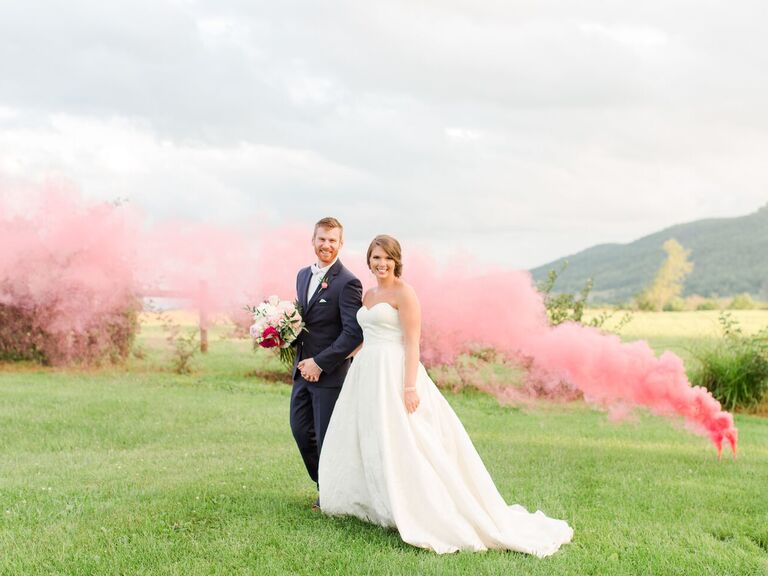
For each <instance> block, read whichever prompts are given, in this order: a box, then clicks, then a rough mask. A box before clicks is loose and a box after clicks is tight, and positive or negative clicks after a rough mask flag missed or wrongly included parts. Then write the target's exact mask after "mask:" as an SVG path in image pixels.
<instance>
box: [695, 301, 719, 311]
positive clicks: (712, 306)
mask: <svg viewBox="0 0 768 576" xmlns="http://www.w3.org/2000/svg"><path fill="white" fill-rule="evenodd" d="M719 308H720V305H719V304H718V303H717V300H704V301H703V302H699V303H698V304H697V305H696V310H718V309H719Z"/></svg>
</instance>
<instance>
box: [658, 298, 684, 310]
mask: <svg viewBox="0 0 768 576" xmlns="http://www.w3.org/2000/svg"><path fill="white" fill-rule="evenodd" d="M662 310H663V311H664V312H682V311H683V310H685V300H683V299H682V298H673V299H672V300H670V301H669V302H667V303H666V304H664V306H663V307H662Z"/></svg>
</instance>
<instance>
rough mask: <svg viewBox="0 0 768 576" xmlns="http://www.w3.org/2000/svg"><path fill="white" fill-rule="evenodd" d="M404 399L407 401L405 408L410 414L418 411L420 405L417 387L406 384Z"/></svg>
mask: <svg viewBox="0 0 768 576" xmlns="http://www.w3.org/2000/svg"><path fill="white" fill-rule="evenodd" d="M403 401H404V402H405V409H406V410H407V411H408V414H413V413H414V412H416V408H418V407H419V402H420V400H419V394H418V393H417V392H416V387H415V386H413V387H410V386H406V387H405V388H404V393H403Z"/></svg>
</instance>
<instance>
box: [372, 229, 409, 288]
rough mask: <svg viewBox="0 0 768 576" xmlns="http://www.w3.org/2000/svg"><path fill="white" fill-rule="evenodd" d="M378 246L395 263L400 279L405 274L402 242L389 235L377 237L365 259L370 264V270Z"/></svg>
mask: <svg viewBox="0 0 768 576" xmlns="http://www.w3.org/2000/svg"><path fill="white" fill-rule="evenodd" d="M376 246H378V247H379V248H381V249H382V250H384V252H385V253H386V254H387V256H389V257H390V258H392V260H394V261H395V276H396V277H397V278H400V275H401V274H402V273H403V251H402V250H401V249H400V242H398V241H397V240H396V239H395V238H392V236H388V235H387V234H379V235H378V236H376V238H374V239H373V240H372V241H371V245H370V246H368V255H367V256H366V258H365V259H366V261H367V262H368V268H369V269H370V267H371V253H372V252H373V249H374V248H376Z"/></svg>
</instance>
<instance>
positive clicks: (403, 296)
mask: <svg viewBox="0 0 768 576" xmlns="http://www.w3.org/2000/svg"><path fill="white" fill-rule="evenodd" d="M396 294H397V300H398V302H400V303H401V304H406V305H407V304H418V303H419V297H418V296H417V295H416V290H414V289H413V286H411V285H410V284H408V283H407V282H405V281H403V280H400V281H399V282H398V283H397V292H396Z"/></svg>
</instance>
